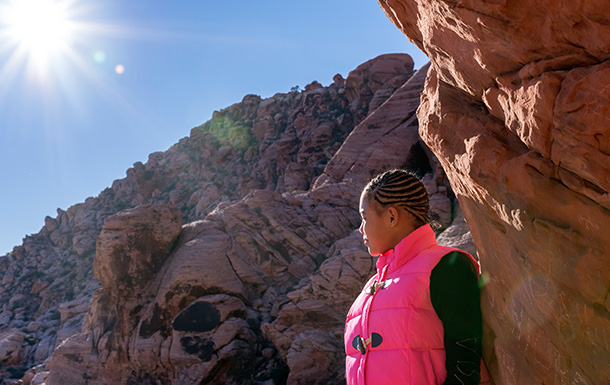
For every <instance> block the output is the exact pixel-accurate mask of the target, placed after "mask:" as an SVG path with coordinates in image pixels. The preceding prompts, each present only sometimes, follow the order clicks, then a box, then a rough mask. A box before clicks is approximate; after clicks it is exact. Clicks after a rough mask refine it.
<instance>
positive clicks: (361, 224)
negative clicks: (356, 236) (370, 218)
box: [358, 222, 364, 235]
mask: <svg viewBox="0 0 610 385" xmlns="http://www.w3.org/2000/svg"><path fill="white" fill-rule="evenodd" d="M358 231H359V232H360V234H362V235H364V222H360V227H358Z"/></svg>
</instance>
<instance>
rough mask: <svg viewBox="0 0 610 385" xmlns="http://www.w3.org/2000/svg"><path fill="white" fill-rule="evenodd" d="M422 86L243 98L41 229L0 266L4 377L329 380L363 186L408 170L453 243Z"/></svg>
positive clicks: (358, 250)
mask: <svg viewBox="0 0 610 385" xmlns="http://www.w3.org/2000/svg"><path fill="white" fill-rule="evenodd" d="M426 71H427V68H424V69H422V70H420V71H418V72H416V73H414V72H413V62H412V60H411V58H410V57H409V56H408V55H383V56H381V57H378V58H376V59H374V60H371V61H369V62H367V63H364V64H362V65H361V66H359V67H358V68H356V69H355V70H354V71H352V72H351V73H350V74H349V76H348V77H347V79H345V80H344V79H343V78H342V77H341V76H339V75H338V76H336V77H335V81H334V83H333V84H331V85H330V86H328V87H323V86H321V85H320V84H318V83H316V82H314V83H312V84H310V85H308V86H306V87H305V90H304V91H303V92H301V93H294V92H293V93H288V94H277V95H275V96H274V97H272V98H269V99H265V100H262V99H261V98H259V97H257V96H252V95H249V96H246V97H245V98H244V100H243V101H242V102H241V103H238V104H236V105H234V106H231V107H229V108H227V109H225V110H223V111H220V112H218V113H216V114H215V115H214V117H213V119H212V120H211V121H210V122H208V123H206V124H204V125H202V126H201V127H198V128H195V129H193V130H192V131H191V135H190V136H189V137H188V138H184V139H182V140H181V141H180V142H179V143H178V144H176V145H175V146H173V147H172V148H170V149H169V150H168V151H166V152H164V153H155V154H152V155H151V156H150V157H149V161H148V162H147V163H146V164H141V163H138V164H136V165H135V166H134V168H132V169H130V170H128V171H127V177H126V178H125V179H122V180H119V181H116V182H115V183H114V184H113V186H112V187H111V188H109V189H107V190H105V191H104V192H102V193H101V194H100V196H99V197H96V198H89V199H87V201H85V203H83V204H79V205H76V206H74V207H71V208H70V209H68V210H67V211H66V212H63V211H60V212H59V214H58V217H57V218H47V221H46V225H45V227H44V228H43V230H42V231H41V232H40V233H39V234H36V235H34V236H31V237H28V238H26V240H25V242H24V245H23V246H20V247H17V248H16V249H15V250H14V252H13V253H11V254H9V255H8V256H6V257H4V258H0V264H1V265H2V266H1V267H2V268H0V274H3V275H2V282H3V285H2V287H1V289H0V295H2V302H0V303H2V305H1V306H2V308H1V312H0V313H1V314H2V317H1V318H0V322H1V323H0V329H1V330H2V332H1V333H0V354H1V355H0V365H2V368H1V369H2V370H4V372H3V373H6V374H3V375H4V378H8V377H9V376H10V377H12V378H19V376H18V375H17V373H18V372H19V371H20V370H21V371H25V369H27V368H29V367H31V366H33V365H36V364H41V363H43V362H44V364H41V365H39V366H36V367H35V368H34V369H31V370H28V371H27V373H25V375H24V376H23V379H24V382H25V383H28V382H29V381H31V383H32V384H34V383H37V384H41V383H43V382H44V383H46V384H47V385H54V384H62V385H63V384H110V385H111V384H200V383H205V384H221V383H222V384H225V383H227V384H231V383H232V384H266V385H272V384H284V383H290V384H335V383H336V384H341V383H343V382H344V380H343V377H344V372H343V371H344V369H343V365H344V351H343V345H342V333H343V325H344V320H345V314H346V312H347V309H348V307H349V305H350V304H351V302H352V300H353V299H354V298H355V296H356V295H357V293H358V292H359V291H360V290H361V287H362V285H363V284H364V282H365V281H366V279H368V277H369V276H370V275H371V274H372V273H373V269H374V264H373V261H372V259H371V258H370V256H369V255H368V254H367V252H366V249H365V248H364V247H363V245H362V239H361V236H360V234H358V232H357V231H356V230H355V229H357V228H358V226H359V222H360V220H359V215H358V212H357V205H358V198H359V193H360V190H361V189H362V187H363V186H364V185H365V184H366V182H367V181H368V180H369V179H370V177H372V176H373V175H375V174H377V173H378V172H381V171H383V170H385V169H387V168H390V167H408V168H411V169H412V170H414V171H417V172H419V173H420V174H421V175H422V176H423V178H424V182H425V184H426V187H427V188H428V190H429V192H430V193H431V201H432V206H433V210H434V212H435V214H436V217H437V219H438V220H439V222H441V223H442V224H443V226H444V227H447V226H450V225H451V224H452V222H453V221H454V217H455V222H456V224H455V225H454V226H452V227H451V228H450V229H451V230H449V231H446V232H445V233H444V235H445V236H444V237H441V239H444V241H445V242H448V243H452V242H463V241H464V233H465V232H466V233H467V229H464V225H463V220H461V217H460V216H459V215H457V214H458V213H457V210H458V208H457V207H455V201H454V199H453V195H452V192H451V190H450V188H449V182H448V180H447V178H446V177H445V175H444V173H443V170H442V168H440V166H439V164H438V162H437V160H436V159H435V158H434V156H433V155H432V154H431V153H430V152H429V150H428V149H427V148H426V146H425V145H423V144H422V143H421V141H420V138H419V136H418V133H417V131H418V122H417V118H416V116H415V111H416V109H417V107H418V106H419V96H420V92H421V90H422V89H423V85H424V79H425V75H426ZM456 229H462V230H461V231H459V230H458V231H453V230H456ZM466 238H467V236H466ZM466 246H468V241H466ZM94 276H95V278H94ZM5 300H6V301H5ZM45 360H46V361H45Z"/></svg>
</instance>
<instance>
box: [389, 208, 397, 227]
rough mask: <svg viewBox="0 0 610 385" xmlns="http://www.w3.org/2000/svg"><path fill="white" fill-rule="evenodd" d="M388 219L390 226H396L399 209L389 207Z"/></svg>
mask: <svg viewBox="0 0 610 385" xmlns="http://www.w3.org/2000/svg"><path fill="white" fill-rule="evenodd" d="M388 220H389V225H390V228H391V227H395V226H396V225H397V224H398V210H396V208H395V207H393V206H390V207H389V208H388Z"/></svg>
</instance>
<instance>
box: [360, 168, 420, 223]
mask: <svg viewBox="0 0 610 385" xmlns="http://www.w3.org/2000/svg"><path fill="white" fill-rule="evenodd" d="M363 193H364V195H365V196H366V197H367V198H374V199H375V201H377V203H379V204H380V205H382V206H389V205H396V206H399V207H402V208H403V209H405V210H407V211H408V212H409V213H411V214H412V215H413V216H414V217H415V218H416V219H417V220H419V221H420V222H421V223H422V224H426V223H429V222H430V214H429V211H430V199H429V198H428V192H427V191H426V187H425V186H424V184H423V183H422V182H421V181H420V180H419V178H418V177H417V176H416V175H415V174H413V173H411V172H409V171H406V170H400V169H395V170H389V171H386V172H384V173H382V174H379V175H377V176H376V177H375V178H373V179H372V180H371V181H370V182H369V183H368V184H367V185H366V187H365V188H364V190H363Z"/></svg>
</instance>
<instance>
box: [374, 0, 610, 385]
mask: <svg viewBox="0 0 610 385" xmlns="http://www.w3.org/2000/svg"><path fill="white" fill-rule="evenodd" d="M379 3H380V5H381V7H382V8H383V9H384V11H385V12H386V14H387V16H388V17H389V18H390V19H391V20H392V21H393V22H394V24H395V25H396V26H397V27H398V28H400V29H401V30H402V31H403V32H404V33H405V35H407V36H408V37H409V39H411V40H412V41H413V42H414V43H416V44H417V45H418V46H419V47H420V48H421V49H422V50H423V51H424V52H425V53H426V54H427V55H428V56H429V58H430V59H431V68H430V71H429V72H428V77H427V82H426V86H425V90H424V93H423V95H422V103H421V106H420V107H419V110H418V117H419V120H420V134H421V136H422V137H423V139H424V140H425V142H426V143H427V144H428V145H429V147H430V148H431V149H432V151H433V152H434V153H435V154H436V155H437V157H438V158H439V161H440V162H441V164H442V165H443V167H444V169H445V171H446V173H447V175H448V177H449V179H450V181H451V184H452V187H453V189H454V191H455V192H456V195H457V197H458V199H459V202H460V205H461V207H462V210H463V211H464V216H465V217H466V220H467V222H468V224H469V227H470V229H471V231H472V236H473V238H474V240H475V244H476V246H477V249H478V252H479V255H480V257H481V260H482V264H483V269H484V270H485V271H486V272H487V273H488V274H489V275H488V277H489V281H488V283H487V286H486V287H485V294H484V295H485V298H484V301H483V303H484V305H483V306H484V309H483V310H484V318H485V321H486V323H487V324H488V330H487V332H486V337H487V341H486V347H485V356H486V359H487V361H488V364H489V366H490V369H491V372H492V375H493V377H494V380H495V381H496V383H497V384H518V385H523V384H542V383H544V384H608V383H610V365H608V363H609V362H610V297H609V288H610V257H609V256H608V253H609V251H610V237H608V229H609V228H610V195H609V193H608V192H609V191H610V125H609V124H608V116H610V87H608V84H610V61H608V59H609V58H610V3H608V2H607V1H605V0H582V1H552V0H541V1H535V2H532V1H526V0H511V1H507V0H487V1H473V0H445V1H441V0H380V1H379Z"/></svg>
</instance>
